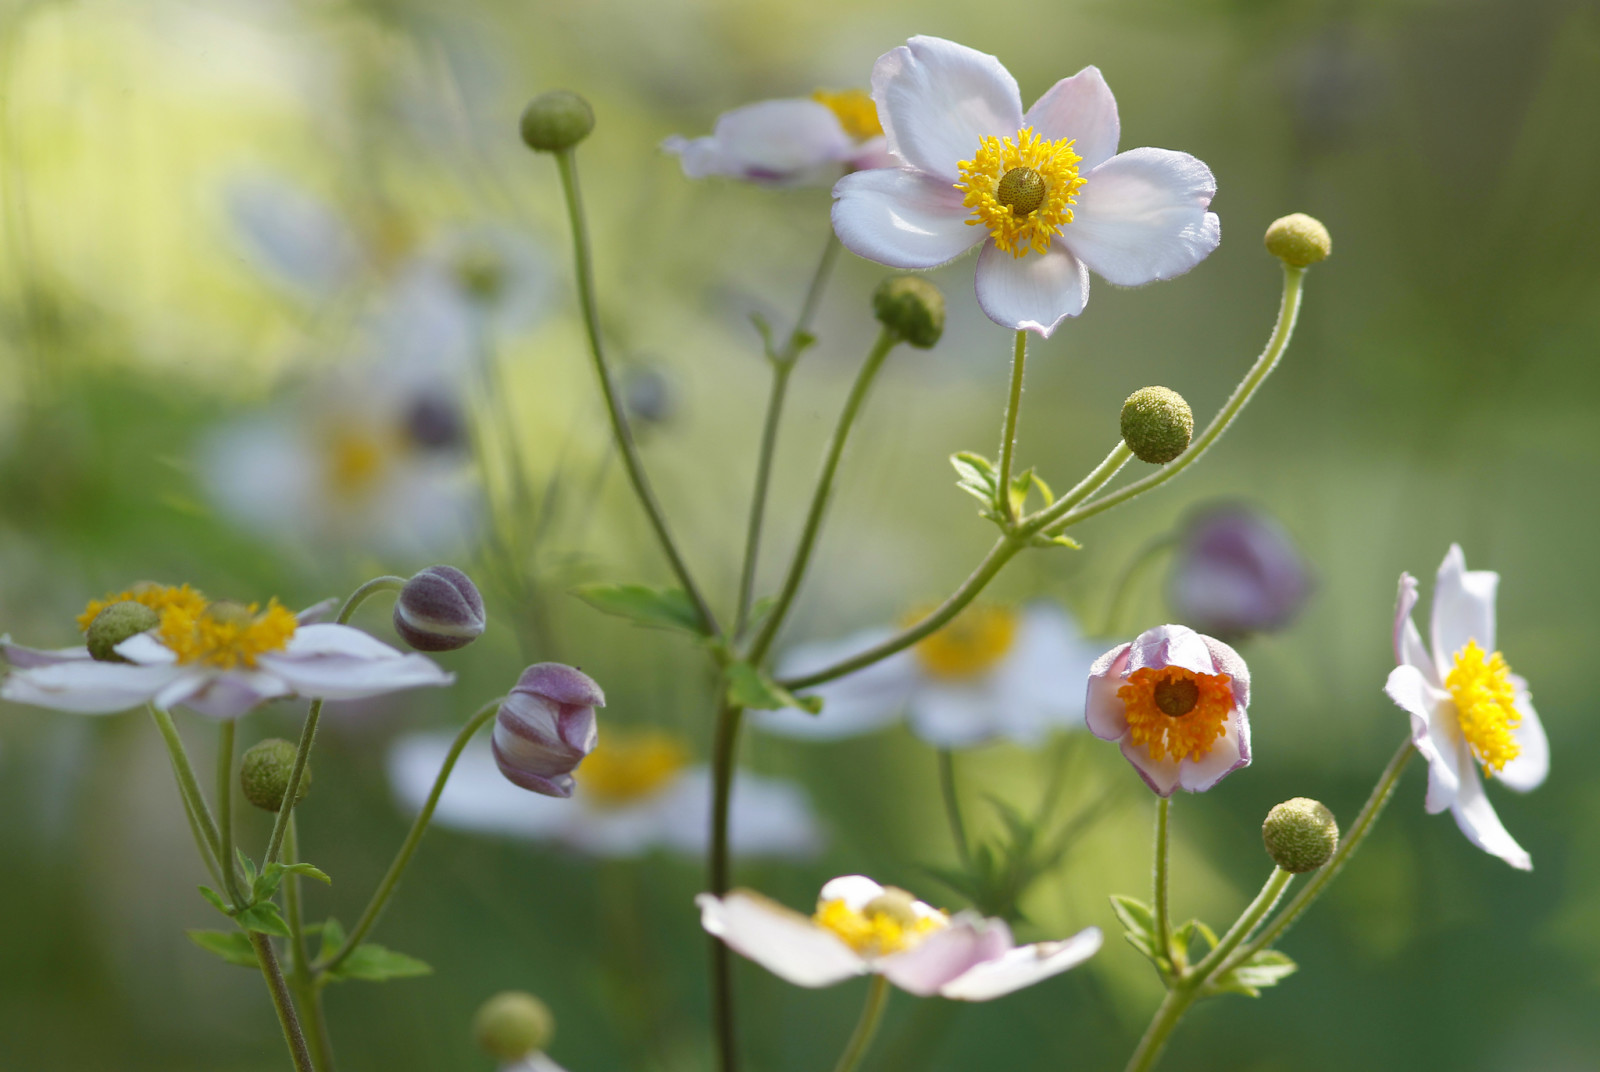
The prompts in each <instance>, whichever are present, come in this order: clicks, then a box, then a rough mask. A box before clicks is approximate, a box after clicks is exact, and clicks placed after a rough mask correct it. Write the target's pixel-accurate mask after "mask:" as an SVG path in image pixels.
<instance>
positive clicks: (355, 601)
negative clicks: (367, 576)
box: [334, 574, 406, 625]
mask: <svg viewBox="0 0 1600 1072" xmlns="http://www.w3.org/2000/svg"><path fill="white" fill-rule="evenodd" d="M405 586H406V579H405V578H404V577H396V576H394V575H393V574H388V575H386V576H383V577H374V578H372V580H370V581H368V582H367V583H366V584H363V585H362V586H361V587H360V588H357V589H356V590H355V591H354V592H351V593H350V598H349V599H347V600H345V601H344V606H342V607H340V608H339V616H338V617H337V618H335V619H334V621H335V622H336V623H338V624H339V625H345V624H348V623H349V621H350V619H351V617H352V616H354V614H355V612H356V608H357V607H359V606H361V604H363V603H365V602H366V601H367V599H368V597H370V596H373V595H376V594H377V593H379V592H398V591H400V590H401V589H402V588H404V587H405Z"/></svg>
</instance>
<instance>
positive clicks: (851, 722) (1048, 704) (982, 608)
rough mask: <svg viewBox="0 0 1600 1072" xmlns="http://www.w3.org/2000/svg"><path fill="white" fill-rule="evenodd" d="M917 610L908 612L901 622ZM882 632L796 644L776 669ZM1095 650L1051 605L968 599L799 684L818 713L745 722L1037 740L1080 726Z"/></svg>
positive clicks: (941, 741)
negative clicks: (890, 644)
mask: <svg viewBox="0 0 1600 1072" xmlns="http://www.w3.org/2000/svg"><path fill="white" fill-rule="evenodd" d="M920 617H922V615H921V614H912V615H908V622H910V621H916V620H917V619H918V618H920ZM890 635H891V630H888V629H877V630H869V631H866V632H863V633H858V634H856V635H854V636H851V637H846V638H845V639H844V640H840V641H833V642H828V643H821V644H806V645H801V646H799V647H796V648H794V649H793V650H791V651H790V652H789V653H788V654H787V655H786V656H785V657H784V658H783V660H782V661H781V662H780V664H779V666H778V675H779V676H780V677H797V676H800V675H803V674H807V673H810V672H811V671H814V670H819V669H821V668H822V667H824V666H827V665H830V664H832V663H835V662H837V661H839V660H840V659H844V658H848V657H849V656H851V655H854V654H855V653H857V652H860V651H863V650H865V649H867V648H870V647H872V646H873V645H874V644H877V643H878V642H880V641H882V640H884V639H886V638H887V637H889V636H890ZM1095 655H1096V650H1095V648H1094V647H1092V646H1090V645H1089V644H1088V643H1087V642H1086V641H1085V640H1084V639H1083V638H1082V636H1081V635H1080V634H1079V632H1078V627H1077V625H1076V623H1074V622H1073V620H1072V619H1071V617H1069V616H1068V615H1067V613H1066V612H1065V611H1064V610H1062V609H1061V608H1060V607H1058V606H1055V605H1054V604H1050V603H1043V602H1040V603H1033V604H1031V605H1029V606H1027V607H1024V608H1023V609H1022V610H1021V611H1016V610H1013V609H1011V608H1008V607H1001V606H993V605H984V604H975V605H973V606H971V607H968V608H967V609H966V610H965V611H963V612H962V613H961V614H960V615H958V616H957V617H956V618H955V620H954V621H952V622H951V623H950V624H948V625H946V626H945V627H944V628H943V629H941V630H939V631H938V632H937V633H934V634H933V635H932V636H929V637H927V638H926V639H924V640H922V641H920V642H919V643H917V644H916V645H915V646H913V647H912V648H910V649H908V650H906V651H902V652H899V653H898V654H895V655H891V656H890V657H889V658H887V659H884V660H883V661H882V662H879V663H875V664H873V665H872V666H869V667H867V668H866V669H865V670H862V671H860V672H858V673H854V674H850V675H848V676H846V677H842V678H839V679H837V680H835V681H830V682H827V683H826V684H823V685H818V686H817V687H816V688H814V689H809V690H807V692H808V694H809V695H812V696H819V697H821V698H822V701H823V706H822V713H821V714H820V715H808V714H806V713H805V712H803V711H798V710H794V709H788V708H786V709H784V710H781V711H753V712H751V718H752V724H753V725H755V726H756V727H758V728H760V729H762V730H766V731H767V732H770V733H777V734H781V735H784V736H790V737H809V738H814V739H821V740H826V739H833V738H840V737H850V736H854V735H856V734H861V733H870V732H873V731H874V730H878V729H881V728H882V727H884V726H887V725H888V724H889V723H891V722H893V721H895V720H896V719H898V718H899V717H900V716H901V715H905V716H906V717H908V718H909V719H910V722H911V729H912V732H914V733H916V735H917V736H919V737H921V738H922V739H923V740H924V741H927V742H928V743H929V744H931V745H933V746H934V747H936V748H967V747H971V746H973V745H979V744H983V743H985V742H987V741H991V740H995V739H997V738H999V739H1005V740H1010V741H1015V742H1017V743H1018V744H1023V745H1036V744H1039V743H1041V742H1042V741H1043V740H1044V739H1045V738H1046V737H1047V736H1048V735H1049V734H1050V733H1051V732H1052V731H1053V730H1057V729H1072V728H1076V727H1077V726H1079V725H1081V724H1082V719H1083V684H1082V683H1083V679H1084V677H1085V675H1087V674H1088V672H1089V666H1090V664H1091V663H1093V662H1094V659H1095Z"/></svg>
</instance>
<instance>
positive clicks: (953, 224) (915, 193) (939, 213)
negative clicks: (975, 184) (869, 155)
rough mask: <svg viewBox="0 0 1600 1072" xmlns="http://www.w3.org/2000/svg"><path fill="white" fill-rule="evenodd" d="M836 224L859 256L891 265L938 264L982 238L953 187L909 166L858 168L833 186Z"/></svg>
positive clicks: (841, 237) (841, 234) (836, 228)
mask: <svg viewBox="0 0 1600 1072" xmlns="http://www.w3.org/2000/svg"><path fill="white" fill-rule="evenodd" d="M833 198H834V200H833V229H834V231H835V232H836V233H837V234H838V236H839V241H840V242H843V243H844V245H845V248H846V249H848V250H849V251H850V252H852V253H854V254H856V256H858V257H865V258H867V260H869V261H877V262H878V263H879V264H887V265H889V266H890V267H891V268H936V267H938V266H939V265H941V264H945V263H947V262H949V261H952V260H955V259H956V258H957V257H959V256H961V255H962V254H963V253H965V252H966V251H967V250H969V249H971V248H972V247H973V246H975V245H977V244H978V243H979V242H982V241H983V239H984V237H985V232H984V230H983V228H981V227H969V226H967V222H966V221H967V220H968V218H970V216H971V213H970V212H968V211H967V209H966V207H965V206H964V205H962V203H961V195H960V194H959V193H957V192H956V190H955V188H954V187H952V186H951V185H950V184H948V183H946V182H944V181H943V180H940V179H932V178H929V177H928V176H926V175H922V174H919V173H917V172H915V171H912V170H911V169H910V168H879V169H877V170H874V171H856V172H852V173H851V174H849V175H846V176H845V177H844V178H842V179H840V180H839V181H838V182H837V183H835V184H834V187H833Z"/></svg>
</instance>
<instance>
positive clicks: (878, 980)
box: [833, 975, 889, 1072]
mask: <svg viewBox="0 0 1600 1072" xmlns="http://www.w3.org/2000/svg"><path fill="white" fill-rule="evenodd" d="M888 1004H889V980H888V979H886V978H885V977H884V976H882V975H874V976H873V977H872V982H871V984H870V985H869V986H868V987H867V1002H866V1004H865V1005H863V1006H862V1007H861V1019H859V1020H857V1021H856V1029H855V1030H854V1031H852V1032H851V1033H850V1041H849V1042H847V1043H845V1047H844V1052H843V1053H841V1054H840V1055H839V1063H838V1064H836V1065H834V1066H833V1072H854V1070H855V1067H856V1065H858V1064H860V1063H861V1058H863V1057H865V1056H866V1053H867V1048H868V1047H869V1046H871V1045H872V1039H873V1036H874V1035H876V1034H877V1033H878V1023H879V1021H881V1020H882V1019H883V1010H884V1007H885V1006H887V1005H888Z"/></svg>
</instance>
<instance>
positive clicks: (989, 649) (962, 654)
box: [902, 603, 1017, 681]
mask: <svg viewBox="0 0 1600 1072" xmlns="http://www.w3.org/2000/svg"><path fill="white" fill-rule="evenodd" d="M932 610H933V608H932V607H923V608H920V609H919V610H917V611H914V612H913V613H911V614H909V615H907V616H906V618H905V620H904V621H903V622H902V624H903V625H907V626H909V625H914V624H915V623H917V622H920V621H921V620H922V619H923V618H926V617H927V616H928V614H929V613H930V612H931V611H932ZM1016 638H1017V615H1016V612H1015V611H1013V610H1011V609H1010V608H1007V607H996V606H989V605H986V604H981V603H979V604H974V605H973V606H970V607H968V608H967V609H966V610H964V611H962V612H961V613H960V614H958V615H957V616H956V617H955V618H954V619H953V620H951V621H950V622H949V624H947V625H945V626H944V627H943V628H942V629H940V630H938V631H937V632H935V633H933V634H931V635H930V636H928V637H926V638H924V639H922V640H919V641H917V643H916V646H915V647H914V648H913V649H912V650H913V651H915V652H916V653H917V661H918V662H920V663H921V664H922V668H923V669H924V670H926V671H927V672H928V674H929V675H930V676H932V677H936V678H943V679H945V680H952V681H953V680H960V679H962V678H972V677H976V676H978V675H979V674H981V673H984V672H985V671H987V670H990V669H993V668H994V666H995V665H996V664H997V663H999V662H1000V660H1001V659H1003V658H1004V657H1005V655H1006V653H1007V652H1009V651H1010V650H1011V647H1012V645H1013V644H1014V643H1015V642H1016Z"/></svg>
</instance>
